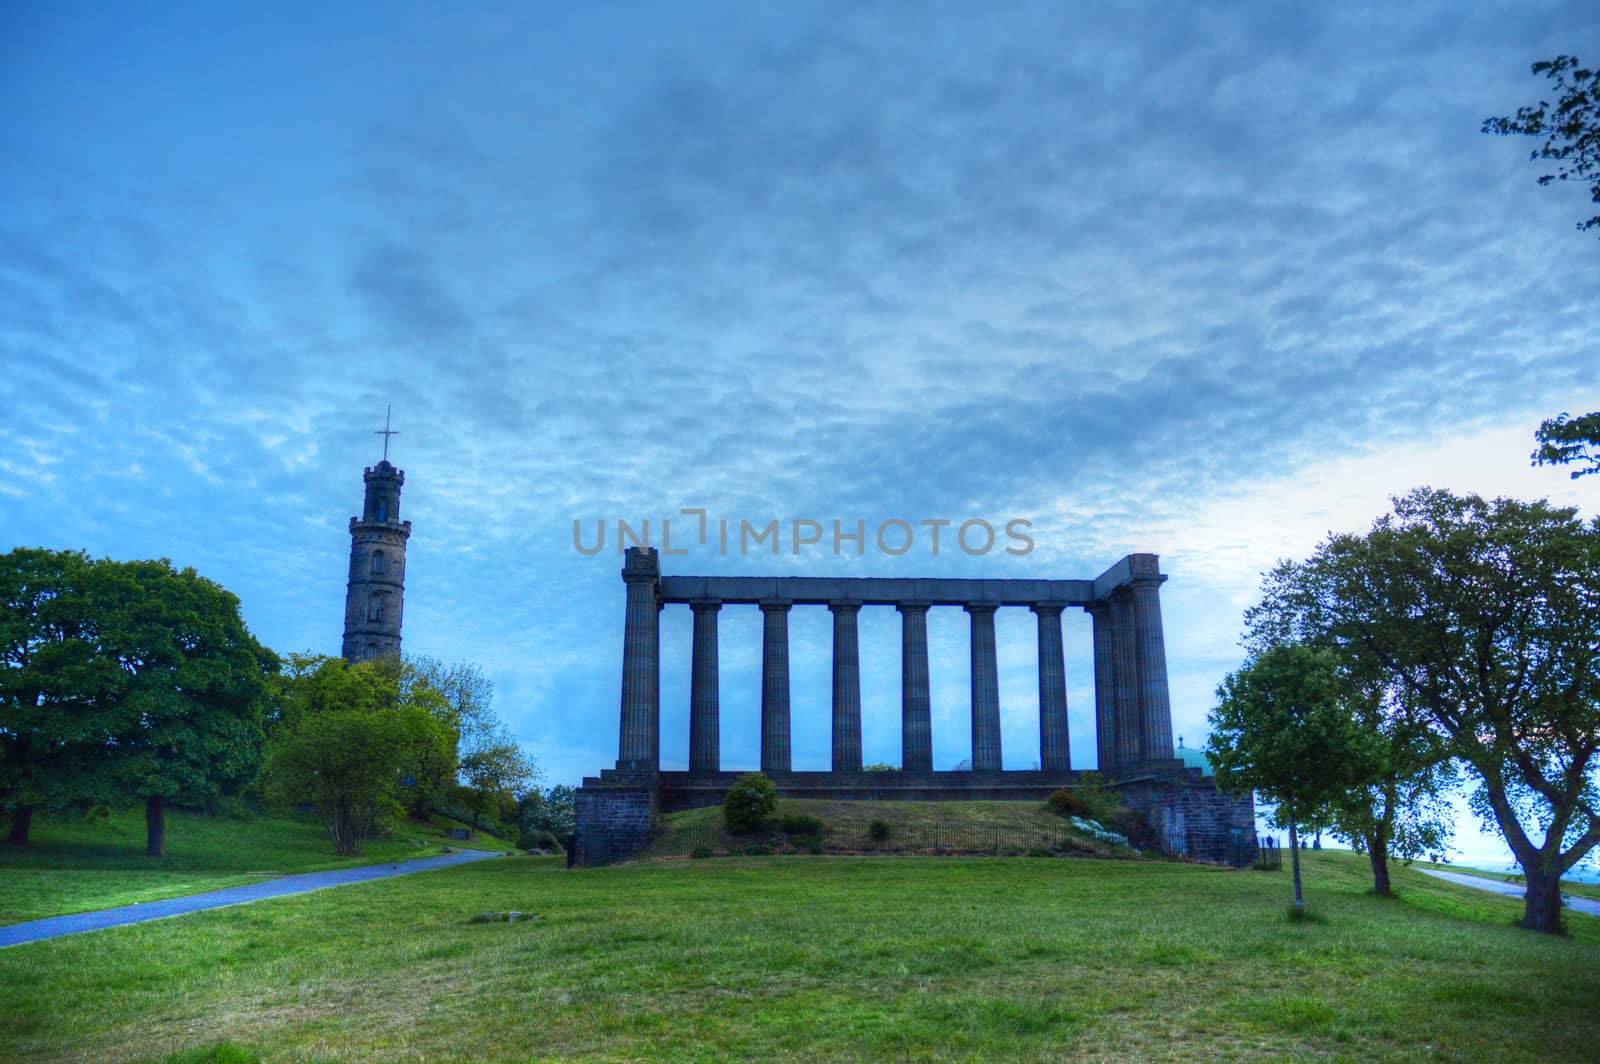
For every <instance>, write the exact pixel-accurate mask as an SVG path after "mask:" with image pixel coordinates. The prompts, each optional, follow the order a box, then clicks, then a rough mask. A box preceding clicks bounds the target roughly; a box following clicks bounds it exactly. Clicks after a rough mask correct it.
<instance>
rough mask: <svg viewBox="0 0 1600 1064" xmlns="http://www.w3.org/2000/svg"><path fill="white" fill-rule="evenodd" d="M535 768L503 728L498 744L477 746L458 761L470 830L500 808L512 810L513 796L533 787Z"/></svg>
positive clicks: (536, 775)
mask: <svg viewBox="0 0 1600 1064" xmlns="http://www.w3.org/2000/svg"><path fill="white" fill-rule="evenodd" d="M538 773H539V770H538V768H537V767H536V766H535V765H534V764H533V762H532V761H531V760H529V758H528V756H527V755H526V754H524V753H523V752H522V747H521V746H519V745H518V744H517V743H516V741H515V740H513V739H512V738H511V734H510V732H508V731H506V730H505V729H504V728H503V727H502V728H501V729H500V731H499V734H498V736H497V741H495V742H493V743H488V744H480V745H479V746H478V747H477V749H475V750H473V751H472V752H471V753H470V754H468V755H467V756H466V757H464V758H462V760H461V778H462V782H463V783H465V785H466V793H465V794H464V796H463V797H464V798H465V800H466V803H467V806H468V808H469V809H470V810H471V811H472V830H473V831H477V830H478V822H479V820H480V818H482V817H484V816H486V815H493V814H494V813H496V812H498V811H499V810H500V809H502V808H503V807H505V806H507V805H510V806H511V807H512V808H515V804H516V802H515V797H514V796H515V795H516V794H517V793H518V792H521V791H526V790H527V789H528V788H529V787H532V786H533V784H534V782H535V781H536V780H537V779H538Z"/></svg>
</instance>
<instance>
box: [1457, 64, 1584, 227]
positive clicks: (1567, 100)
mask: <svg viewBox="0 0 1600 1064" xmlns="http://www.w3.org/2000/svg"><path fill="white" fill-rule="evenodd" d="M1533 73H1534V76H1536V77H1537V76H1538V75H1540V74H1543V75H1544V76H1545V77H1547V78H1549V79H1550V80H1551V81H1552V82H1554V83H1555V88H1556V89H1558V90H1559V91H1560V93H1561V97H1560V99H1558V100H1557V101H1556V102H1555V104H1554V105H1553V106H1552V105H1551V104H1550V103H1549V102H1548V101H1546V100H1540V101H1539V102H1538V104H1536V105H1534V106H1532V107H1519V108H1517V113H1516V114H1515V115H1514V116H1512V117H1510V118H1485V119H1484V120H1483V132H1485V133H1496V134H1499V135H1500V136H1510V135H1512V134H1520V135H1522V136H1529V137H1543V138H1545V140H1544V143H1543V144H1542V145H1540V146H1539V147H1538V148H1537V149H1536V150H1535V151H1534V152H1533V154H1531V155H1530V156H1529V157H1528V158H1529V159H1546V160H1552V161H1554V162H1555V164H1556V167H1555V172H1554V173H1549V174H1544V175H1542V176H1540V178H1539V184H1541V185H1548V184H1550V183H1551V182H1552V181H1587V182H1589V198H1590V199H1591V200H1593V201H1594V202H1595V203H1600V71H1594V70H1588V69H1585V68H1584V67H1580V66H1579V65H1578V57H1577V56H1572V55H1558V56H1556V57H1555V58H1554V59H1546V60H1543V61H1541V62H1538V63H1535V64H1533ZM1596 227H1600V214H1597V215H1595V216H1594V217H1592V218H1589V219H1586V220H1585V221H1582V222H1579V223H1578V228H1579V229H1580V230H1583V229H1594V228H1596Z"/></svg>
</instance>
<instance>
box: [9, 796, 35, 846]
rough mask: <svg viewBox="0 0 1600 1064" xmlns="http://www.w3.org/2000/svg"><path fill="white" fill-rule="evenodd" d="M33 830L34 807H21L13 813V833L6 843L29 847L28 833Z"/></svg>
mask: <svg viewBox="0 0 1600 1064" xmlns="http://www.w3.org/2000/svg"><path fill="white" fill-rule="evenodd" d="M32 828H33V806H31V805H19V806H17V807H16V808H15V809H13V810H12V811H11V833H10V834H9V835H7V836H6V842H7V843H9V844H10V845H12V846H26V845H28V832H29V831H30V830H32Z"/></svg>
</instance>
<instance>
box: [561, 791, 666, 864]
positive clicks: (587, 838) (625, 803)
mask: <svg viewBox="0 0 1600 1064" xmlns="http://www.w3.org/2000/svg"><path fill="white" fill-rule="evenodd" d="M659 793H660V787H659V786H658V784H657V782H656V777H655V774H654V773H651V772H626V771H625V772H617V771H613V770H607V771H605V772H602V773H601V774H600V779H592V778H591V779H586V780H584V781H583V786H582V787H580V788H578V790H577V793H576V794H574V795H573V833H572V847H573V852H572V860H571V863H572V864H574V865H577V866H579V867H583V868H592V867H595V866H597V865H606V864H611V863H613V862H615V861H622V860H626V859H627V858H629V857H632V856H633V855H634V854H635V853H638V852H639V851H640V850H642V849H643V848H644V847H645V845H646V844H648V843H649V841H650V830H651V828H652V827H653V826H654V824H655V818H656V811H657V809H658V808H659V805H658V804H657V796H658V794H659Z"/></svg>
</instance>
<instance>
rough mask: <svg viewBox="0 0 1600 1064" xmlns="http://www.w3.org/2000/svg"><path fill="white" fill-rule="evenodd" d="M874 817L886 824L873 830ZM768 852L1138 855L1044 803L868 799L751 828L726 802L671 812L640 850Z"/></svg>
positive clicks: (656, 854)
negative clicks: (739, 822) (796, 823)
mask: <svg viewBox="0 0 1600 1064" xmlns="http://www.w3.org/2000/svg"><path fill="white" fill-rule="evenodd" d="M795 817H801V818H811V819H812V820H813V821H815V822H818V823H820V824H821V825H822V830H821V831H820V832H816V833H810V832H805V831H799V832H796V831H793V830H790V831H786V830H784V827H783V824H784V821H785V819H786V818H795ZM874 821H876V822H878V823H880V824H881V825H882V827H881V829H880V830H879V832H878V833H877V834H874V832H873V831H872V824H873V822H874ZM697 848H698V849H699V850H700V853H699V855H700V856H711V855H715V856H719V857H720V856H727V855H730V854H758V855H759V854H766V853H850V854H855V853H873V854H881V855H892V854H899V853H939V854H946V855H956V854H963V853H999V854H1003V855H1010V856H1019V857H1020V856H1026V855H1028V854H1030V853H1034V854H1037V855H1040V856H1043V855H1045V854H1047V853H1048V854H1052V855H1061V856H1088V857H1130V856H1138V855H1137V853H1136V852H1135V851H1134V850H1133V849H1132V848H1131V847H1128V846H1125V845H1119V844H1116V843H1113V842H1109V841H1108V840H1106V839H1105V838H1102V837H1097V835H1096V834H1095V833H1094V832H1091V831H1085V830H1082V829H1080V828H1077V827H1075V826H1074V825H1073V823H1072V821H1070V820H1068V819H1066V818H1064V817H1061V816H1058V815H1056V814H1055V813H1053V812H1051V811H1050V809H1049V807H1047V806H1046V805H1045V804H1044V803H1043V802H869V801H820V800H814V799H793V800H791V799H783V800H781V801H779V803H778V808H777V811H776V812H775V813H774V814H773V816H772V817H771V818H770V819H769V825H768V827H767V828H765V829H763V830H761V831H757V832H751V833H746V834H734V833H731V832H729V831H727V830H726V829H725V827H724V824H723V819H722V807H721V806H712V807H709V808H705V809H691V810H687V811H685V812H681V813H670V814H668V815H666V816H663V817H661V818H660V820H659V821H658V822H657V826H656V832H655V836H654V838H652V839H651V842H650V845H649V846H648V847H647V848H646V849H645V851H644V852H643V853H642V854H640V855H639V856H640V858H641V859H644V860H651V859H654V858H660V857H687V856H690V855H691V854H693V853H694V852H695V851H696V849H697Z"/></svg>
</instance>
